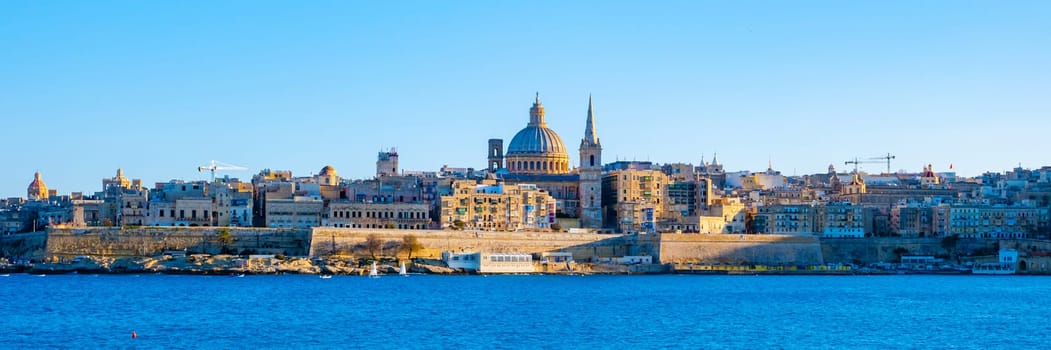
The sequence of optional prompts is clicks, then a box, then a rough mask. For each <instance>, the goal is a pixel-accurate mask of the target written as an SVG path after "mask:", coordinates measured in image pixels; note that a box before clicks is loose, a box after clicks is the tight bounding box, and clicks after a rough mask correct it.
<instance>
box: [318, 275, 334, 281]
mask: <svg viewBox="0 0 1051 350" xmlns="http://www.w3.org/2000/svg"><path fill="white" fill-rule="evenodd" d="M319 277H321V279H323V280H327V279H329V278H332V275H321V276H319Z"/></svg>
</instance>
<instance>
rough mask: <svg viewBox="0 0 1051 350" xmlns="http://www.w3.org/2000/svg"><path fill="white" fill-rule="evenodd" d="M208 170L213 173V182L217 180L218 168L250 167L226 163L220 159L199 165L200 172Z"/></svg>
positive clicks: (239, 168)
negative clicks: (216, 172)
mask: <svg viewBox="0 0 1051 350" xmlns="http://www.w3.org/2000/svg"><path fill="white" fill-rule="evenodd" d="M205 170H208V171H210V172H211V173H212V182H215V171H216V170H248V168H245V167H242V166H236V165H232V164H226V163H223V162H219V161H215V160H213V161H210V162H208V164H207V165H202V166H199V167H197V171H198V172H202V171H205Z"/></svg>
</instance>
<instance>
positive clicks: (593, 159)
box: [590, 154, 595, 166]
mask: <svg viewBox="0 0 1051 350" xmlns="http://www.w3.org/2000/svg"><path fill="white" fill-rule="evenodd" d="M590 158H591V166H595V155H594V154H592V155H591V156H590Z"/></svg>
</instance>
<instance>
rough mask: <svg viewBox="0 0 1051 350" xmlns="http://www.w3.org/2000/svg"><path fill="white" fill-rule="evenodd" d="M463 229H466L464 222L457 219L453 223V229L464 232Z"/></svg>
mask: <svg viewBox="0 0 1051 350" xmlns="http://www.w3.org/2000/svg"><path fill="white" fill-rule="evenodd" d="M463 227H464V222H463V220H460V219H456V220H454V221H453V229H454V230H463Z"/></svg>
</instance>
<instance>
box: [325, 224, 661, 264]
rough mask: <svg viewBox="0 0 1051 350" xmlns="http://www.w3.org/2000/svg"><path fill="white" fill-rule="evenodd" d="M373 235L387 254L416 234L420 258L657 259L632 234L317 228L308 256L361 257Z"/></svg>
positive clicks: (646, 241) (649, 245) (653, 248)
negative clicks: (548, 255)
mask: <svg viewBox="0 0 1051 350" xmlns="http://www.w3.org/2000/svg"><path fill="white" fill-rule="evenodd" d="M371 234H374V235H376V237H378V238H379V239H380V240H381V241H383V242H385V244H384V245H385V246H386V248H387V249H389V250H386V251H383V252H381V254H379V255H393V254H394V252H391V251H390V250H393V249H395V248H393V247H394V246H395V244H396V243H397V242H402V240H403V238H404V237H405V236H408V235H413V236H416V238H417V239H418V240H419V242H420V243H421V244H422V245H423V247H424V249H423V250H422V251H419V252H416V253H414V254H415V256H419V257H422V258H439V257H441V252H442V251H446V250H451V251H458V252H459V251H464V252H472V251H481V252H489V253H537V254H539V253H542V252H569V253H573V258H574V259H575V260H578V261H588V260H591V259H592V258H611V257H619V256H624V255H655V254H656V253H657V248H658V247H657V244H656V241H654V240H653V239H651V238H642V239H639V238H637V237H636V236H633V235H609V234H588V233H549V232H490V231H449V230H386V229H352V228H330V227H317V228H314V229H313V232H312V238H311V240H310V241H311V245H310V256H328V255H332V254H340V253H352V252H356V253H359V254H360V253H361V252H362V250H363V249H364V248H363V247H364V243H365V240H366V238H367V237H368V236H369V235H371Z"/></svg>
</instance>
